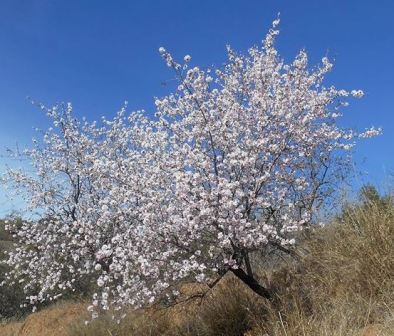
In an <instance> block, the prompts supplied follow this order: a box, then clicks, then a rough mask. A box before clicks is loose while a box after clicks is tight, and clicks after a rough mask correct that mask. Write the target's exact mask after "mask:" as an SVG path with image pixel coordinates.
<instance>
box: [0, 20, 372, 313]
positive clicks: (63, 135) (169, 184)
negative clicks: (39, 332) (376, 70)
mask: <svg viewBox="0 0 394 336" xmlns="http://www.w3.org/2000/svg"><path fill="white" fill-rule="evenodd" d="M278 23H279V21H278V20H275V22H274V24H273V26H272V28H271V29H270V31H269V32H268V34H267V36H266V38H265V39H264V41H263V44H262V46H261V47H253V48H251V49H249V51H248V53H247V54H246V55H239V54H237V53H236V52H234V51H233V50H232V49H230V48H228V62H227V64H226V65H225V67H224V68H221V69H201V68H199V67H191V66H190V65H189V64H190V62H191V56H189V55H186V56H185V57H184V61H185V63H184V64H180V63H177V62H176V61H175V60H174V58H173V57H172V56H171V54H170V53H169V52H168V51H166V50H165V49H164V48H160V50H159V52H160V54H161V56H162V57H163V59H164V60H165V62H166V63H167V65H168V66H169V67H171V68H173V69H174V71H175V74H176V76H177V79H178V81H179V85H178V87H177V89H176V90H175V92H174V93H172V94H169V95H168V96H166V97H163V98H157V99H156V100H155V105H156V114H155V118H148V117H147V116H146V115H145V113H144V112H143V111H138V112H135V113H132V114H130V115H127V114H126V106H125V107H124V108H123V109H122V110H121V111H120V112H119V113H118V114H117V116H116V117H115V118H114V119H112V120H107V119H105V118H103V119H102V120H101V122H93V123H89V122H87V121H85V120H82V121H81V120H78V119H76V118H75V117H74V115H73V112H72V106H71V105H70V104H68V105H66V106H55V107H53V108H50V109H46V108H44V107H43V109H44V110H45V111H46V113H47V114H48V116H49V118H51V120H52V122H53V127H52V128H50V129H48V131H46V132H45V134H44V135H43V139H42V141H36V142H34V146H33V148H32V149H31V150H28V151H26V152H25V154H26V155H28V157H29V158H30V160H31V163H32V165H33V167H34V172H35V173H34V174H30V173H27V172H24V171H22V170H9V171H8V172H7V174H6V176H4V182H6V183H7V185H8V186H9V187H10V189H11V190H13V191H15V192H17V193H18V195H20V196H22V197H25V199H26V202H27V204H28V209H27V210H29V211H33V210H39V213H40V219H39V220H32V221H26V222H25V223H24V224H23V226H22V227H21V228H10V230H12V231H13V232H15V233H14V234H15V236H16V238H17V246H16V248H15V250H13V251H11V252H9V254H8V260H7V263H8V264H9V265H10V266H12V269H11V271H10V272H9V273H8V274H7V281H8V282H10V283H11V284H12V283H15V282H19V283H22V284H23V285H24V290H25V292H26V294H27V297H26V299H27V301H26V302H27V303H30V304H32V305H36V304H38V303H41V302H44V301H48V300H49V301H51V300H55V299H57V298H58V297H60V296H61V295H63V294H64V293H67V292H69V291H74V290H76V288H77V286H78V283H79V282H80V281H81V280H83V279H84V278H89V279H94V282H95V283H96V285H97V288H98V290H97V293H95V294H94V297H93V300H92V305H91V306H90V307H89V310H90V311H92V314H93V317H95V316H96V315H97V311H99V310H100V309H104V310H105V309H109V307H110V306H113V307H115V308H116V309H120V308H121V307H122V306H124V305H132V306H135V307H140V306H144V305H149V304H151V303H153V302H154V301H156V300H157V299H158V298H159V297H161V295H172V294H173V293H175V291H174V284H177V283H179V282H180V281H183V280H185V279H195V280H196V281H199V282H209V281H211V280H213V279H215V277H216V276H217V274H223V272H226V270H229V269H237V268H244V267H245V263H246V262H247V258H248V255H249V254H250V253H252V252H254V251H259V250H262V249H264V248H265V247H267V246H269V245H271V246H278V247H282V248H288V247H291V245H293V244H294V243H295V240H294V232H296V231H297V230H300V229H302V228H303V227H305V226H307V225H309V224H310V223H311V221H312V216H313V210H314V208H315V207H316V206H318V204H319V203H320V202H322V200H324V197H325V196H326V195H327V193H328V192H330V181H331V180H332V179H335V177H336V176H337V173H338V169H342V166H341V165H338V164H337V163H338V162H340V160H342V159H344V158H345V157H346V154H343V155H342V154H340V153H346V151H348V150H350V149H351V148H352V147H353V145H354V143H355V141H356V139H357V138H360V137H361V138H362V137H371V136H374V135H377V134H378V133H379V132H380V129H375V128H371V129H367V130H366V131H365V132H363V133H357V132H355V131H353V130H346V129H342V128H341V127H339V126H338V124H337V123H336V120H337V118H338V117H339V116H341V111H342V108H343V107H344V106H346V105H347V102H346V101H343V99H345V98H346V97H351V96H353V97H357V98H359V97H361V96H362V95H363V92H362V91H361V90H352V91H346V90H338V89H336V88H335V87H333V86H329V87H325V86H324V85H323V79H324V76H325V75H326V74H327V73H328V72H329V71H331V69H332V64H331V63H330V61H329V60H328V59H327V58H323V59H322V63H321V65H320V66H318V67H316V68H314V69H313V70H311V69H310V67H309V65H308V57H307V53H306V52H305V51H304V50H302V51H300V52H299V54H298V55H297V56H296V58H295V59H294V61H293V62H292V63H290V64H286V63H284V61H283V60H282V59H281V58H280V57H279V55H278V52H277V50H276V49H275V46H274V44H275V38H276V36H277V35H278V33H279V31H278V30H277V26H278Z"/></svg>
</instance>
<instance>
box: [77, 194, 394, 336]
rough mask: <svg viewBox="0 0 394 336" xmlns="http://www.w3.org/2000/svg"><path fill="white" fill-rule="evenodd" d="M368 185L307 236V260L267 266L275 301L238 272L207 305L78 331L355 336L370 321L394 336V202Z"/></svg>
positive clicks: (265, 275)
mask: <svg viewBox="0 0 394 336" xmlns="http://www.w3.org/2000/svg"><path fill="white" fill-rule="evenodd" d="M366 190H371V189H369V188H368V189H364V192H363V193H362V197H361V199H362V202H360V203H358V204H356V205H348V206H346V207H345V209H344V210H343V212H342V214H341V215H340V216H339V217H338V218H336V219H335V220H334V221H333V222H332V223H330V224H329V225H326V226H324V227H321V228H316V229H314V230H312V231H310V232H307V233H305V234H304V239H303V245H302V246H301V247H300V249H298V251H299V253H300V254H301V252H302V255H303V256H302V257H299V258H298V259H296V260H291V259H287V260H286V261H285V262H283V263H282V265H281V267H280V268H278V269H275V270H272V271H270V272H266V271H264V270H261V271H260V277H261V280H263V281H264V282H266V283H267V284H269V283H271V284H273V285H274V286H275V292H276V294H275V299H274V300H273V301H272V302H269V301H266V300H262V299H261V298H259V297H257V296H256V295H254V294H253V293H252V292H251V291H250V289H248V288H247V287H245V286H244V285H242V284H241V283H240V282H238V281H237V280H236V279H235V278H234V277H230V278H226V279H224V280H223V281H222V283H221V284H220V286H219V287H218V289H217V290H215V291H214V292H213V293H212V295H211V296H209V297H207V298H204V299H203V301H202V302H201V304H200V305H198V304H197V303H198V302H195V303H194V306H193V305H192V304H191V303H188V306H187V308H186V309H179V310H176V309H173V308H171V309H173V310H171V309H169V310H168V311H166V313H165V314H164V313H163V312H162V311H159V312H158V313H156V314H153V315H149V314H147V313H145V314H140V315H137V316H135V315H132V314H131V315H130V316H129V317H127V318H125V319H124V320H123V321H122V322H121V323H120V324H119V325H118V324H116V323H111V322H110V320H109V319H105V318H104V319H99V320H98V321H97V322H93V323H92V324H89V325H88V326H87V327H83V328H82V327H78V326H73V328H72V333H70V335H73V336H82V335H83V336H93V335H97V336H101V335H108V334H111V335H114V336H115V335H117V336H125V335H190V336H191V335H206V336H211V335H212V336H214V335H223V336H224V335H226V336H238V335H244V334H247V335H249V336H263V335H270V336H299V335H311V336H312V335H313V336H320V335H327V336H328V335H335V336H341V335H343V336H348V335H360V331H362V330H363V328H365V327H367V326H371V327H370V330H373V329H376V330H379V331H380V334H379V335H394V281H393V278H394V244H393V241H394V203H393V199H392V198H391V197H384V198H381V197H378V198H376V197H374V198H371V197H370V196H371V195H370V194H368V193H367V192H365V191H366ZM375 196H376V194H375ZM179 314H180V315H181V318H180V319H179V318H178V320H177V319H176V318H175V317H176V315H179ZM174 316H175V317H174ZM174 321H177V323H174ZM372 326H373V327H372ZM108 330H109V332H110V333H108ZM131 331H133V332H131Z"/></svg>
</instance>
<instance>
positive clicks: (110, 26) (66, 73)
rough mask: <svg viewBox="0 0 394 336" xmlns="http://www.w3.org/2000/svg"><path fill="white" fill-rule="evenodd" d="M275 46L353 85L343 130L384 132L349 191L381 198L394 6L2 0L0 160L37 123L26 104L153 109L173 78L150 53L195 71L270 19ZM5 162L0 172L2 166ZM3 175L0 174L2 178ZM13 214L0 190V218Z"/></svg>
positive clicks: (360, 163)
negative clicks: (370, 189) (362, 187)
mask: <svg viewBox="0 0 394 336" xmlns="http://www.w3.org/2000/svg"><path fill="white" fill-rule="evenodd" d="M278 12H280V13H281V20H282V22H281V26H280V29H281V35H280V37H279V40H278V43H277V46H278V48H279V51H280V53H281V55H282V56H283V57H284V58H285V60H291V59H292V58H293V57H294V56H295V55H296V53H297V51H298V50H299V49H301V48H306V50H307V51H308V53H309V55H310V59H311V63H312V64H315V63H317V62H319V60H320V59H321V57H322V56H325V55H328V56H329V57H330V58H332V59H335V67H334V71H333V73H332V74H330V75H329V77H328V79H327V83H330V84H335V85H336V86H337V87H341V88H345V89H353V88H355V89H358V88H361V89H363V90H364V91H365V93H366V95H365V97H364V98H363V99H362V100H356V101H352V105H351V107H350V108H348V109H347V110H346V111H345V112H346V113H345V117H344V118H343V120H342V122H341V123H342V124H343V125H345V126H347V127H355V128H359V129H363V128H365V127H368V126H372V125H374V126H382V127H383V129H384V134H383V135H382V136H380V137H379V138H375V139H372V140H368V141H365V142H363V143H361V144H360V145H359V146H358V148H357V149H356V153H355V161H356V163H357V168H356V169H357V171H361V172H362V173H363V174H362V177H360V178H358V179H357V180H356V181H355V182H354V185H355V186H357V185H359V184H360V183H362V182H366V181H370V182H373V183H375V184H377V185H378V186H379V187H380V188H383V189H384V185H385V183H386V181H387V180H389V175H390V173H391V172H392V171H393V169H394V155H393V144H394V113H393V112H394V111H393V102H392V97H393V95H394V92H393V89H394V65H393V60H394V20H393V18H392V14H393V13H394V1H392V0H379V1H372V0H364V1H356V0H348V1H345V0H330V1H320V0H315V1H312V0H308V1H306V0H297V1H294V0H259V1H258V0H253V1H241V0H238V1H236V0H226V1H224V0H220V1H219V0H210V1H208V0H200V1H196V0H195V1H190V0H182V1H179V0H167V1H161V0H155V1H153V0H151V1H147V0H145V1H120V0H118V1H100V0H96V1H93V0H91V1H88V0H84V1H76V0H69V1H55V0H52V1H49V0H30V1H27V0H24V1H22V0H1V1H0V153H4V149H5V148H6V147H12V146H15V144H16V143H18V144H19V145H20V146H22V147H23V146H25V145H28V144H29V143H30V140H31V138H32V137H33V136H34V131H33V128H34V127H40V128H45V127H46V126H47V120H46V119H45V117H44V116H43V115H42V114H41V112H40V111H39V110H38V109H37V108H36V107H34V106H32V105H31V104H30V103H29V101H28V100H27V99H26V97H28V96H29V97H32V99H34V100H37V101H40V102H42V103H44V104H46V105H52V104H55V103H57V102H61V101H67V102H68V101H71V102H72V103H73V105H74V107H75V111H76V114H77V115H79V116H86V117H87V118H88V119H98V118H99V117H101V116H103V115H105V116H112V115H114V114H115V113H116V111H117V110H118V109H119V108H120V107H121V105H122V103H123V102H124V101H125V100H127V101H128V102H129V107H130V108H131V109H145V110H146V111H147V112H148V113H152V111H153V97H154V96H162V95H164V94H166V93H168V91H169V88H168V87H166V86H163V85H162V82H163V81H166V80H169V79H171V78H172V73H171V72H170V71H169V70H168V69H167V67H166V66H165V64H164V63H163V61H162V60H161V58H160V56H159V54H158V51H157V49H158V48H159V47H160V46H164V47H166V48H167V49H168V50H170V51H171V52H172V53H173V54H174V56H176V57H178V58H179V59H181V58H182V57H183V56H184V55H185V54H191V55H192V57H193V63H194V64H197V65H200V66H210V65H218V66H220V65H221V64H222V63H223V62H224V61H225V57H226V55H225V45H226V44H230V45H231V46H232V47H233V48H235V49H236V50H239V51H245V50H246V49H247V48H248V47H250V46H252V45H254V44H258V43H260V41H261V40H262V38H263V37H264V35H265V33H266V32H267V29H268V27H269V26H270V23H271V22H272V20H273V19H275V18H276V16H277V13H278ZM4 161H5V160H4V159H0V164H1V165H3V166H4ZM2 169H3V168H2V167H0V171H1V170H2ZM16 206H17V205H16V204H15V203H14V204H13V203H12V202H10V201H8V200H7V198H6V197H5V196H4V194H2V193H1V192H0V216H1V215H3V214H5V213H6V212H8V211H9V210H10V209H12V208H13V207H16Z"/></svg>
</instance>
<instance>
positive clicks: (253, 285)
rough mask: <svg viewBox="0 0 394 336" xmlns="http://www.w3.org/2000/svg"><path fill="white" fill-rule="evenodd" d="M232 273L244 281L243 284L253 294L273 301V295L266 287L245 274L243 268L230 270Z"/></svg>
mask: <svg viewBox="0 0 394 336" xmlns="http://www.w3.org/2000/svg"><path fill="white" fill-rule="evenodd" d="M230 271H231V272H233V273H234V275H235V276H236V277H237V278H238V279H240V280H242V282H243V283H244V284H245V285H247V286H248V287H249V288H250V289H251V290H252V291H253V292H255V293H256V294H258V295H260V296H261V297H263V298H266V299H268V300H271V299H272V293H271V292H270V291H269V290H268V289H267V288H265V287H263V286H261V285H260V284H259V283H258V281H257V280H256V279H255V278H254V277H252V276H250V275H248V274H246V273H245V271H244V270H243V269H241V268H237V269H233V268H231V269H230Z"/></svg>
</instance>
